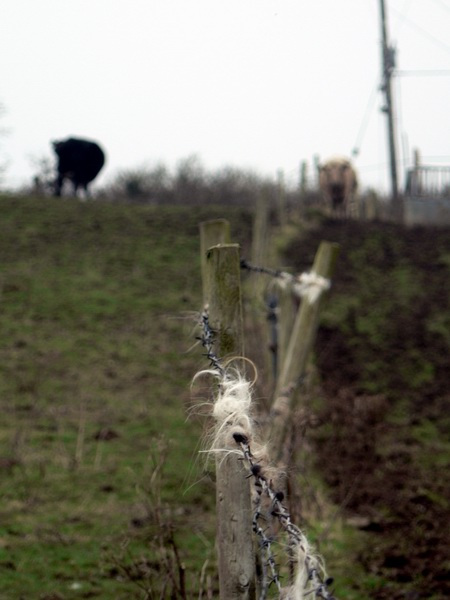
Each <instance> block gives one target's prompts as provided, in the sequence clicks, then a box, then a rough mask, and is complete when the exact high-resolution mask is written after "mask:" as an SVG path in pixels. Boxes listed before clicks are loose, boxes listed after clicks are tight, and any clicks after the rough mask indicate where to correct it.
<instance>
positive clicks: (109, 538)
mask: <svg viewBox="0 0 450 600" xmlns="http://www.w3.org/2000/svg"><path fill="white" fill-rule="evenodd" d="M218 217H225V218H227V219H228V220H229V221H230V223H231V231H232V238H233V241H235V242H238V243H240V244H241V246H242V249H243V255H244V256H246V257H248V252H249V244H250V242H251V227H252V214H251V212H250V211H249V210H247V209H241V208H237V207H234V208H233V207H227V208H226V209H223V208H219V207H214V206H211V207H206V206H205V207H195V208H192V207H187V206H166V207H161V206H159V207H152V206H137V205H127V204H119V203H106V202H105V203H103V202H88V203H83V202H81V203H80V202H77V201H72V200H53V199H43V200H37V199H23V198H2V199H1V200H0V223H1V232H2V234H1V237H0V294H1V295H0V308H1V310H0V331H1V335H0V406H1V411H2V420H1V423H0V500H1V503H0V600H21V599H24V600H25V599H26V600H30V599H31V600H72V599H73V600H75V599H79V598H97V599H105V600H106V599H109V600H110V599H117V600H122V599H123V600H125V599H141V598H142V599H143V598H149V599H153V598H161V597H162V598H165V597H167V598H169V597H178V596H171V595H170V592H169V590H170V589H171V587H174V586H175V587H176V585H179V577H180V573H185V578H186V587H187V588H188V592H187V593H188V594H189V596H188V597H192V598H198V590H199V587H200V586H199V580H200V578H203V581H204V582H206V581H207V580H208V578H209V579H210V581H211V583H210V584H208V585H210V587H211V589H213V590H214V592H215V597H216V593H217V581H216V569H215V548H214V544H215V533H214V531H215V523H214V502H215V500H214V484H213V481H212V477H211V476H210V475H209V474H208V473H207V472H204V469H203V468H202V464H201V461H200V460H199V455H198V450H199V447H200V443H201V437H202V430H203V425H204V424H203V422H202V420H201V419H198V418H194V417H190V418H188V415H189V414H190V411H189V409H190V407H191V402H192V400H191V391H190V382H191V379H192V377H193V376H194V374H195V373H196V372H197V371H198V370H199V369H200V368H203V367H205V366H206V365H205V357H204V356H202V350H201V348H199V347H194V348H192V346H193V344H194V341H195V339H194V338H195V332H194V325H195V319H194V317H193V313H195V311H198V310H200V308H201V280H200V255H199V235H198V224H199V222H201V221H203V220H206V219H210V218H218ZM351 227H352V226H351V224H343V223H336V224H334V225H333V226H328V228H327V226H324V225H323V224H322V225H321V224H316V225H315V226H314V227H309V228H307V229H306V230H303V229H301V228H300V227H298V226H296V228H295V229H294V230H291V231H290V235H289V239H290V242H289V243H288V239H287V237H286V239H285V240H281V242H279V243H278V242H277V243H278V246H279V248H280V249H281V248H284V249H285V250H284V255H282V256H281V255H280V256H281V258H280V260H282V261H283V266H285V265H287V267H288V268H289V267H291V269H293V272H296V271H301V270H304V269H305V268H308V267H309V266H310V264H311V262H312V258H313V256H314V252H315V249H316V248H317V245H318V243H319V241H320V239H323V238H324V237H325V238H326V239H329V240H330V241H338V242H339V243H341V245H342V250H341V258H340V259H339V262H340V263H341V264H342V267H341V268H340V270H338V273H337V275H336V284H335V286H334V287H333V290H332V302H330V304H329V305H328V307H327V310H326V312H325V315H324V323H323V328H322V329H321V332H320V335H319V342H320V344H322V347H319V348H318V349H317V350H316V362H317V370H318V373H319V374H320V377H321V378H322V379H323V381H321V382H320V385H319V388H322V392H321V393H320V395H321V399H320V400H317V402H316V401H314V402H313V404H314V406H313V408H314V410H315V411H318V412H319V416H320V419H319V421H320V420H322V421H321V423H322V425H321V426H320V427H318V428H317V429H316V430H314V432H312V434H311V440H310V442H309V444H308V446H307V450H308V452H310V450H311V449H312V448H314V452H315V456H316V458H317V460H311V457H309V458H308V459H307V460H306V461H305V462H304V463H303V462H302V464H301V465H299V468H298V471H299V473H300V475H301V481H302V484H303V493H304V497H303V498H301V507H302V508H303V509H306V512H305V514H304V515H303V522H302V523H300V524H301V525H303V524H305V525H306V526H307V532H309V533H310V534H311V536H312V539H313V541H314V540H317V542H320V550H321V552H322V553H323V554H324V556H325V559H326V561H327V563H328V566H329V570H330V574H331V575H333V576H334V577H335V579H336V595H337V596H338V597H339V598H346V599H347V600H356V599H357V598H380V599H381V598H388V597H389V598H390V599H391V600H393V599H394V598H395V599H397V598H398V599H400V598H406V597H408V598H410V599H411V600H414V599H416V598H422V597H429V598H431V597H432V598H434V599H435V600H438V599H439V600H443V598H445V597H446V596H445V595H441V594H440V592H439V590H440V589H446V588H445V585H447V583H446V582H447V581H448V580H447V579H445V577H446V576H445V573H446V572H447V571H446V569H448V565H446V563H445V558H444V555H443V553H442V552H441V550H440V551H439V553H437V554H434V555H433V548H439V549H442V548H443V546H442V544H441V542H442V539H441V538H440V537H439V532H438V531H437V529H439V527H440V524H441V523H443V515H445V511H448V498H447V497H446V495H445V494H446V491H447V487H446V486H447V483H448V477H443V476H442V477H441V478H439V479H438V481H439V485H438V486H436V485H434V484H433V473H434V472H435V469H436V468H439V469H441V471H440V472H443V471H444V470H445V469H447V471H448V460H449V458H448V457H449V454H450V450H449V444H448V437H447V434H446V432H447V431H448V418H447V417H446V416H445V406H447V403H448V394H447V396H445V394H444V393H443V392H442V385H441V382H442V381H443V373H444V372H445V361H444V359H443V356H444V357H445V352H446V351H447V350H448V345H449V339H448V328H447V325H448V295H446V296H445V297H444V299H442V298H443V296H442V294H440V291H439V290H440V281H441V279H442V278H443V279H442V280H443V281H444V280H445V278H446V277H447V275H448V269H449V265H450V262H449V260H448V257H449V256H450V253H449V251H448V246H446V245H445V244H446V243H445V239H444V237H442V241H441V242H439V244H440V245H439V244H438V246H436V243H437V240H438V236H435V235H434V234H433V238H432V239H433V241H434V242H436V243H434V244H428V246H430V248H429V251H430V252H431V246H436V247H438V250H437V251H436V250H433V252H434V254H427V255H426V259H425V258H424V259H423V264H418V265H416V263H417V260H418V259H417V260H416V259H414V260H412V259H411V262H408V260H409V259H407V257H408V256H409V255H410V254H411V252H410V251H409V250H408V247H409V246H408V243H410V245H412V247H416V246H415V244H416V243H418V242H417V240H418V239H419V238H417V237H416V238H412V239H410V238H408V240H409V242H408V243H407V244H406V246H401V239H402V235H403V234H402V233H401V232H400V231H399V230H396V229H394V230H390V229H389V228H387V229H386V228H384V229H383V228H381V229H377V228H376V227H375V226H373V227H372V228H371V229H370V228H369V229H364V226H361V227H362V229H361V227H360V228H359V229H358V230H355V229H351ZM358 227H359V226H358ZM356 231H359V233H358V234H357V233H356ZM383 232H384V233H383ZM358 236H359V237H358ZM420 239H421V240H422V241H421V243H422V244H425V242H426V240H428V239H429V238H427V236H426V235H424V236H423V238H420ZM439 239H441V238H439ZM349 240H350V241H349ZM389 240H391V241H390V242H389ZM425 245H426V244H425ZM446 248H447V250H446ZM436 252H437V255H436V256H438V257H439V260H438V259H437V258H433V257H435V254H436ZM411 255H412V254H411ZM385 256H387V257H388V258H389V257H390V260H391V263H392V264H391V265H390V266H389V265H387V266H386V263H384V261H383V260H382V259H383V257H385ZM417 256H418V257H420V256H421V253H420V252H417ZM367 261H369V262H370V263H371V265H370V269H369V270H367V268H366V265H367ZM398 261H399V262H398ZM419 263H420V261H419ZM429 264H431V265H434V267H433V269H432V273H431V275H430V276H429V277H428V278H424V277H425V275H424V273H426V272H427V271H429V270H430V269H429V268H428V266H429ZM427 265H428V266H427ZM275 266H278V265H275ZM394 266H395V269H394V268H393V267H394ZM416 269H417V270H416ZM432 277H434V279H433V278H432ZM394 284H395V285H394ZM394 288H395V294H394V296H393V295H392V294H391V295H390V296H386V294H385V302H382V303H381V302H379V301H378V299H379V298H380V297H381V296H382V295H383V290H386V289H390V290H391V291H392V289H394ZM424 288H425V289H428V291H429V292H430V297H431V296H432V297H433V299H432V302H431V303H430V304H429V305H427V306H428V308H429V311H428V312H426V310H425V309H426V303H425V301H424V294H423V290H424ZM390 307H391V308H392V310H391V308H390ZM408 315H410V316H411V315H412V316H411V320H409V317H408ZM258 318H261V323H262V324H263V325H262V326H264V323H265V315H264V314H260V315H258ZM251 320H252V319H251ZM252 322H254V320H252ZM393 323H395V324H396V325H395V326H394V325H393ZM420 323H425V324H426V327H425V329H424V331H425V333H426V334H427V335H425V333H424V331H422V329H421V328H420V326H419V325H420ZM405 331H409V332H410V335H409V340H410V343H408V344H403V345H402V347H401V352H400V358H399V354H396V348H397V350H398V348H399V344H400V342H399V340H401V339H402V333H403V332H405ZM427 332H428V333H427ZM417 336H419V337H420V336H422V337H420V343H416V342H417V339H416V337H417ZM415 340H416V341H415ZM253 341H254V340H253ZM432 343H433V344H436V345H432ZM431 345H432V347H431ZM249 346H250V347H249V351H250V355H251V356H250V357H251V358H253V359H254V360H255V361H256V363H257V365H258V366H259V367H260V368H261V365H262V364H263V360H262V359H261V356H260V354H261V344H259V346H260V347H259V348H257V346H258V344H255V343H253V345H252V344H250V345H249ZM400 346H401V344H400ZM446 349H447V350H446ZM258 350H259V352H260V354H258V352H257V351H258ZM263 351H264V348H263ZM252 352H254V355H252ZM383 357H384V358H383ZM427 357H428V358H427ZM386 361H387V362H386ZM396 361H397V362H396ZM393 364H396V365H397V366H398V369H392V368H391V367H392V365H393ZM333 365H334V366H336V368H335V369H334V368H333ZM260 375H261V377H260V380H261V383H260V390H263V391H264V390H267V386H265V385H264V384H265V381H264V380H265V376H264V371H263V369H262V372H261V374H260ZM405 381H407V382H408V383H407V385H403V387H402V385H401V384H402V382H405ZM438 383H439V385H438ZM433 386H434V387H433ZM339 391H340V392H339ZM260 393H261V394H262V392H260ZM339 393H340V395H339ZM427 394H428V395H427ZM367 395H369V397H370V398H372V397H376V398H380V397H382V400H383V401H382V402H381V406H382V407H383V408H382V410H378V412H376V411H375V413H374V412H373V411H372V412H370V410H369V411H368V412H367V414H366V413H364V414H366V416H365V417H364V418H363V419H362V418H361V412H358V413H357V415H356V417H355V414H354V413H353V412H351V410H353V408H354V407H355V406H356V405H358V406H360V402H359V401H358V402H359V404H358V402H357V401H356V400H355V398H359V399H361V397H365V398H366V397H367ZM323 398H328V400H330V398H337V402H334V403H333V401H332V400H330V401H329V404H328V405H327V407H325V409H321V408H320V403H321V402H322V403H323ZM386 400H387V406H388V408H386V402H385V401H386ZM261 401H262V402H264V398H261ZM424 405H426V406H427V407H429V410H428V411H427V410H425V408H424ZM318 406H319V408H318ZM342 407H344V408H342ZM349 407H350V408H349ZM350 409H351V410H350ZM349 411H350V412H349ZM355 432H356V435H355ZM372 433H373V435H372ZM375 434H376V435H375ZM408 436H409V437H408ZM349 440H352V441H353V442H354V445H353V446H351V448H352V450H353V454H352V452H351V451H350V450H349V449H348V443H347V442H348V441H349ZM355 456H356V459H355V458H354V457H355ZM333 457H334V458H336V457H339V459H340V460H339V461H338V462H333ZM352 457H353V459H352ZM366 459H367V465H366V467H367V468H365V467H364V468H362V467H361V465H363V466H364V461H365V460H366ZM369 459H370V460H369ZM406 460H408V461H409V462H408V463H405V464H404V461H406ZM402 461H403V462H402ZM305 465H306V466H307V467H308V468H311V471H307V472H305V470H304V468H305ZM405 465H406V466H405ZM401 467H402V468H403V467H404V468H403V470H402V469H401ZM412 467H414V468H412ZM397 470H400V471H401V475H402V476H401V478H400V479H398V478H396V477H395V476H394V475H396V474H397ZM358 471H359V472H363V471H364V473H366V474H367V477H365V478H362V479H359V480H358V489H357V491H358V492H360V493H355V489H354V486H353V484H352V477H354V474H355V472H358ZM336 473H338V475H339V477H336ZM369 475H370V476H369ZM417 477H419V480H418V479H417ZM386 478H387V479H386ZM434 479H437V478H434ZM387 481H389V482H390V483H389V485H386V482H387ZM411 481H414V485H412V484H411ZM380 482H381V483H380ZM305 483H306V484H307V486H306V487H305ZM327 486H328V487H327ZM396 486H400V487H397V488H396ZM408 486H409V487H408ZM414 486H415V487H414ZM380 489H383V490H384V492H386V490H387V491H389V492H390V493H389V494H388V493H387V492H386V493H385V494H381V495H380V494H379V490H380ZM349 490H350V491H351V492H352V494H349ZM399 490H400V491H399ZM405 490H406V491H405ZM306 496H308V497H307V498H306ZM331 499H332V500H333V501H334V504H333V502H332V501H331ZM395 504H398V508H399V510H398V511H397V512H396V511H391V508H392V506H394V505H395ZM391 505H392V506H391ZM368 506H369V508H370V509H371V510H372V512H371V510H369V509H368ZM400 507H403V511H404V512H403V513H402V512H401V510H400ZM390 511H391V512H390ZM408 511H409V512H408ZM421 511H422V513H421ZM424 511H428V512H427V514H431V515H432V516H431V517H430V519H433V520H434V521H433V523H434V524H433V526H432V527H431V526H430V523H429V522H427V520H426V519H424V517H423V514H424ZM346 512H349V514H346ZM408 514H409V515H411V518H412V519H413V520H414V523H413V524H414V526H410V531H409V532H408V516H407V515H408ZM355 515H356V516H357V517H358V518H359V520H360V523H364V524H365V526H364V528H361V527H360V526H355V525H354V523H352V519H351V518H350V517H353V521H355V519H354V517H355ZM421 515H422V516H421ZM402 519H403V521H402ZM409 525H411V524H409ZM376 527H378V528H382V530H381V531H380V530H376ZM427 527H428V530H429V531H432V534H433V536H434V537H432V536H431V534H430V535H429V539H427V543H426V544H425V545H422V546H420V544H419V542H420V541H422V540H423V539H424V536H425V533H424V531H425V530H426V528H427ZM430 527H431V529H430ZM441 529H442V534H444V533H445V532H444V528H443V527H441ZM414 531H415V532H416V533H415V535H412V533H413V532H414ZM409 533H411V537H410V538H408V535H409ZM399 539H401V540H403V541H402V544H401V548H400V546H399V545H398V544H399ZM408 539H409V540H410V541H409V545H413V544H416V546H417V548H419V546H420V548H419V549H420V551H421V552H422V553H427V552H428V553H429V554H430V553H431V556H428V557H426V558H423V561H422V563H420V565H419V563H417V560H418V558H417V556H416V555H414V560H415V561H416V562H414V561H412V559H411V560H410V558H408V557H409V555H408V553H407V550H406V547H407V546H408ZM399 548H400V550H399ZM397 550H398V551H397ZM416 554H417V553H416ZM405 556H406V558H405ZM402 560H403V563H404V562H405V560H406V563H407V566H408V569H409V567H411V569H413V568H414V569H416V571H417V578H416V579H414V577H413V576H411V572H410V571H411V569H409V570H408V569H406V568H402ZM411 561H412V562H411ZM433 561H434V563H435V564H437V565H438V566H439V567H440V570H439V569H435V570H434V571H430V569H432V566H433V565H432V563H433ZM181 563H183V568H181ZM349 565H351V569H349ZM404 566H405V565H404V564H403V567H404ZM427 569H428V572H431V573H432V575H431V577H428V578H427V575H426V572H427V571H426V570H427ZM424 570H425V571H424ZM405 573H406V575H405ZM447 573H448V572H447ZM169 575H173V577H174V578H175V580H176V581H175V583H174V582H173V581H171V580H170V577H169V578H168V576H169ZM402 577H403V579H402ZM405 577H406V579H405ZM408 577H409V578H408ZM439 578H440V579H439ZM430 581H431V583H430ZM442 582H443V583H442ZM431 584H435V585H434V587H433V586H432V585H431ZM205 585H206V583H204V584H203V587H205ZM164 586H166V588H165V589H166V595H164V593H163V592H162V590H163V589H164ZM427 586H428V588H427ZM424 589H425V590H426V589H430V590H432V592H430V594H429V595H428V596H424V595H422V594H423V593H424V592H423V590H424ZM190 590H192V594H191V591H190ZM407 593H408V594H410V595H409V596H405V594H407ZM414 593H417V594H419V595H414ZM411 594H412V595H411Z"/></svg>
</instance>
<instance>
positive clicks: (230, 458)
mask: <svg viewBox="0 0 450 600" xmlns="http://www.w3.org/2000/svg"><path fill="white" fill-rule="evenodd" d="M200 236H201V243H200V247H201V254H202V256H201V260H202V278H203V294H204V298H203V300H204V306H205V308H204V310H203V312H202V319H201V325H202V334H201V336H200V339H201V341H202V344H203V346H204V347H205V348H206V355H207V357H208V359H209V362H210V368H209V369H206V371H205V372H207V373H209V374H212V375H213V376H214V377H215V378H216V380H217V382H218V384H217V385H218V387H217V390H216V394H215V401H214V405H213V409H212V413H213V416H214V419H215V430H214V435H213V442H212V446H211V448H210V452H211V453H212V454H214V455H215V456H216V473H217V483H216V505H217V548H218V571H219V586H220V598H221V600H233V599H239V600H255V599H256V598H258V599H259V600H264V599H265V598H267V597H268V595H267V594H268V589H269V586H270V585H271V584H274V585H276V586H277V593H278V598H280V599H281V598H283V599H284V600H301V599H302V598H304V597H306V598H311V599H315V598H325V599H329V600H331V599H332V598H333V597H332V594H331V592H330V591H329V589H328V587H329V586H330V585H331V583H332V580H330V579H327V577H326V575H325V571H324V568H323V565H322V562H321V561H320V559H319V558H318V557H316V556H315V555H314V553H313V552H312V550H311V548H310V547H309V544H308V541H307V539H306V537H305V536H304V534H303V532H302V531H301V530H300V529H299V528H298V527H297V526H296V525H294V524H293V523H292V521H291V518H290V515H289V513H288V511H287V509H286V508H285V505H284V503H283V500H284V494H285V492H284V490H283V489H282V487H283V486H282V485H281V484H280V483H279V481H280V480H281V481H282V480H283V477H280V476H279V473H277V472H276V470H275V471H273V470H271V469H273V468H274V467H275V469H276V468H277V467H279V466H280V465H281V464H282V463H283V460H284V459H285V454H284V452H283V450H284V446H285V440H286V438H287V437H288V436H287V432H288V430H289V425H290V422H291V420H292V415H293V411H294V410H295V408H296V403H297V401H298V394H297V391H298V386H299V382H300V381H301V380H302V377H303V375H304V373H305V369H306V364H307V359H308V356H309V353H310V350H311V348H312V345H313V342H314V338H315V334H316V331H317V326H318V321H319V314H320V309H321V305H322V300H323V295H324V294H323V292H324V291H326V289H327V287H328V282H329V279H330V277H331V275H332V272H333V270H334V265H335V261H336V258H337V254H338V251H339V250H338V246H337V245H336V244H332V243H329V242H322V243H321V244H320V246H319V248H318V251H317V254H316V258H315V260H314V264H313V265H312V269H311V272H310V273H306V274H302V275H300V276H297V277H295V276H292V275H289V274H287V273H283V272H280V271H276V272H274V273H272V274H273V275H274V282H275V283H274V285H275V287H277V293H278V295H279V299H280V306H285V307H286V310H283V311H282V312H281V313H280V315H279V319H280V323H279V328H280V332H281V331H283V332H284V333H283V336H282V339H283V340H284V342H283V347H282V348H280V355H281V356H282V360H281V362H280V368H279V369H278V372H277V378H276V385H275V392H274V395H273V401H272V410H271V418H270V426H269V427H268V430H267V431H266V435H267V439H268V440H269V446H268V448H269V451H268V453H267V451H264V452H262V451H261V445H260V442H259V440H257V439H256V437H257V436H256V434H255V432H254V428H253V425H252V423H253V421H252V403H251V391H250V388H251V385H250V383H249V382H248V377H247V375H246V370H248V368H247V367H246V364H245V361H244V360H243V357H244V337H243V316H242V289H241V277H240V272H241V267H242V259H241V257H240V249H239V246H238V245H237V244H230V243H229V237H230V232H229V226H228V224H227V222H226V221H224V220H221V221H209V222H206V223H202V224H201V225H200ZM246 267H247V268H248V267H249V265H248V263H247V264H246ZM293 293H298V294H300V295H301V296H302V301H301V302H300V306H299V308H298V310H296V311H295V310H294V309H293V306H294V304H293V303H292V302H284V301H283V300H284V299H286V298H287V297H288V296H290V297H292V294H293ZM230 359H232V361H231V363H227V361H230ZM269 457H270V458H269ZM269 473H270V475H269ZM250 481H251V482H252V486H250ZM273 482H278V483H277V484H276V485H278V487H273V485H274V483H273ZM274 519H276V520H277V521H278V529H279V531H280V535H281V536H284V538H283V542H282V543H281V544H280V547H281V548H282V549H285V550H287V553H288V563H290V565H291V569H290V571H291V578H290V581H288V582H287V583H286V584H285V585H283V586H282V585H281V578H280V573H279V566H278V562H277V560H276V559H275V554H274V551H273V549H272V546H273V544H274V543H276V539H275V537H274V535H273V533H272V532H271V533H270V534H269V533H267V527H268V524H269V522H270V521H273V520H274ZM254 536H255V537H256V539H257V546H258V555H257V557H255V552H254V539H253V537H254ZM257 564H258V569H257V568H256V566H257ZM294 564H295V565H296V568H295V570H294V568H293V565H294ZM257 572H258V573H259V574H258V575H257Z"/></svg>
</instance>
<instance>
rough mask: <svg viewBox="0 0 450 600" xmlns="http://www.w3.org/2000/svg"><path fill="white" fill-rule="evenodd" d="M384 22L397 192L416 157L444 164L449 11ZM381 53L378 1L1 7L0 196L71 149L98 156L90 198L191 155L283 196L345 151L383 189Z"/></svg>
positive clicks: (390, 0) (430, 7)
mask: <svg viewBox="0 0 450 600" xmlns="http://www.w3.org/2000/svg"><path fill="white" fill-rule="evenodd" d="M386 8H387V12H388V28H389V33H390V37H391V41H392V43H393V44H395V45H396V47H397V69H398V70H399V71H400V72H405V73H404V74H403V75H399V76H397V77H396V78H395V80H394V94H395V102H396V107H397V117H398V121H397V143H398V150H399V155H400V156H399V159H400V161H401V162H400V164H399V172H400V179H401V181H403V168H404V164H405V162H406V163H407V164H409V163H410V162H411V155H412V150H413V149H414V148H419V149H420V151H421V154H422V157H423V162H424V163H426V164H433V165H435V164H447V165H449V164H450V117H449V114H450V108H449V107H450V39H449V35H448V34H449V31H450V0H386ZM380 44H381V33H380V15H379V1H378V0H76V1H75V0H0V56H1V60H0V82H1V87H0V103H1V104H2V105H3V107H4V112H3V114H2V117H1V121H0V126H1V129H2V131H3V134H2V135H1V137H0V162H2V163H5V162H6V164H7V170H6V176H5V177H4V181H3V187H5V186H8V187H14V186H18V185H21V184H23V183H27V182H29V181H30V180H31V178H32V176H33V174H35V172H36V161H37V160H39V159H42V158H43V157H46V156H48V157H51V156H52V150H51V146H50V141H51V140H54V139H62V138H65V137H67V136H69V135H71V136H80V137H86V138H89V139H94V140H97V141H98V142H100V144H101V145H102V146H103V147H104V149H105V151H106V153H107V164H106V167H105V169H104V170H103V172H102V174H101V176H99V178H98V180H97V183H98V185H101V184H103V183H107V182H108V181H111V180H112V179H113V178H114V176H115V175H116V174H117V173H118V172H119V171H120V170H123V169H135V168H143V167H152V166H154V165H156V164H158V163H164V164H166V165H167V166H168V167H169V168H171V169H172V168H174V167H176V165H177V163H178V162H179V161H180V160H182V159H185V158H186V157H188V156H191V155H197V156H198V157H199V159H200V161H201V162H202V163H203V165H204V166H205V168H206V169H208V170H209V169H211V170H215V169H218V168H220V167H223V166H234V167H238V168H242V169H251V170H254V171H256V172H258V173H260V174H263V175H268V176H270V177H274V178H275V177H276V175H277V171H278V170H280V169H281V170H283V171H284V173H285V177H286V179H287V181H289V182H294V183H295V182H296V181H297V180H298V173H299V165H300V162H301V161H302V160H307V161H308V163H309V164H311V165H312V161H313V157H314V156H315V155H319V156H320V157H321V158H322V159H325V158H327V157H328V156H331V155H335V154H340V155H346V156H350V155H351V153H352V150H353V149H354V147H355V146H359V150H360V152H359V155H358V156H357V157H355V159H354V163H355V166H356V168H357V170H358V172H359V178H360V180H361V184H362V186H363V187H367V186H372V187H375V188H377V189H379V190H380V191H384V190H388V188H389V179H388V174H387V162H388V154H387V142H386V123H385V116H384V115H383V114H382V113H381V111H380V107H381V106H382V104H383V99H382V97H381V94H380V92H379V91H378V86H379V83H380V72H381V66H380V55H381V46H380ZM424 71H429V72H430V73H427V74H424V73H423V72H424ZM5 129H6V130H7V134H6V135H5V133H4V130H5Z"/></svg>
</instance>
